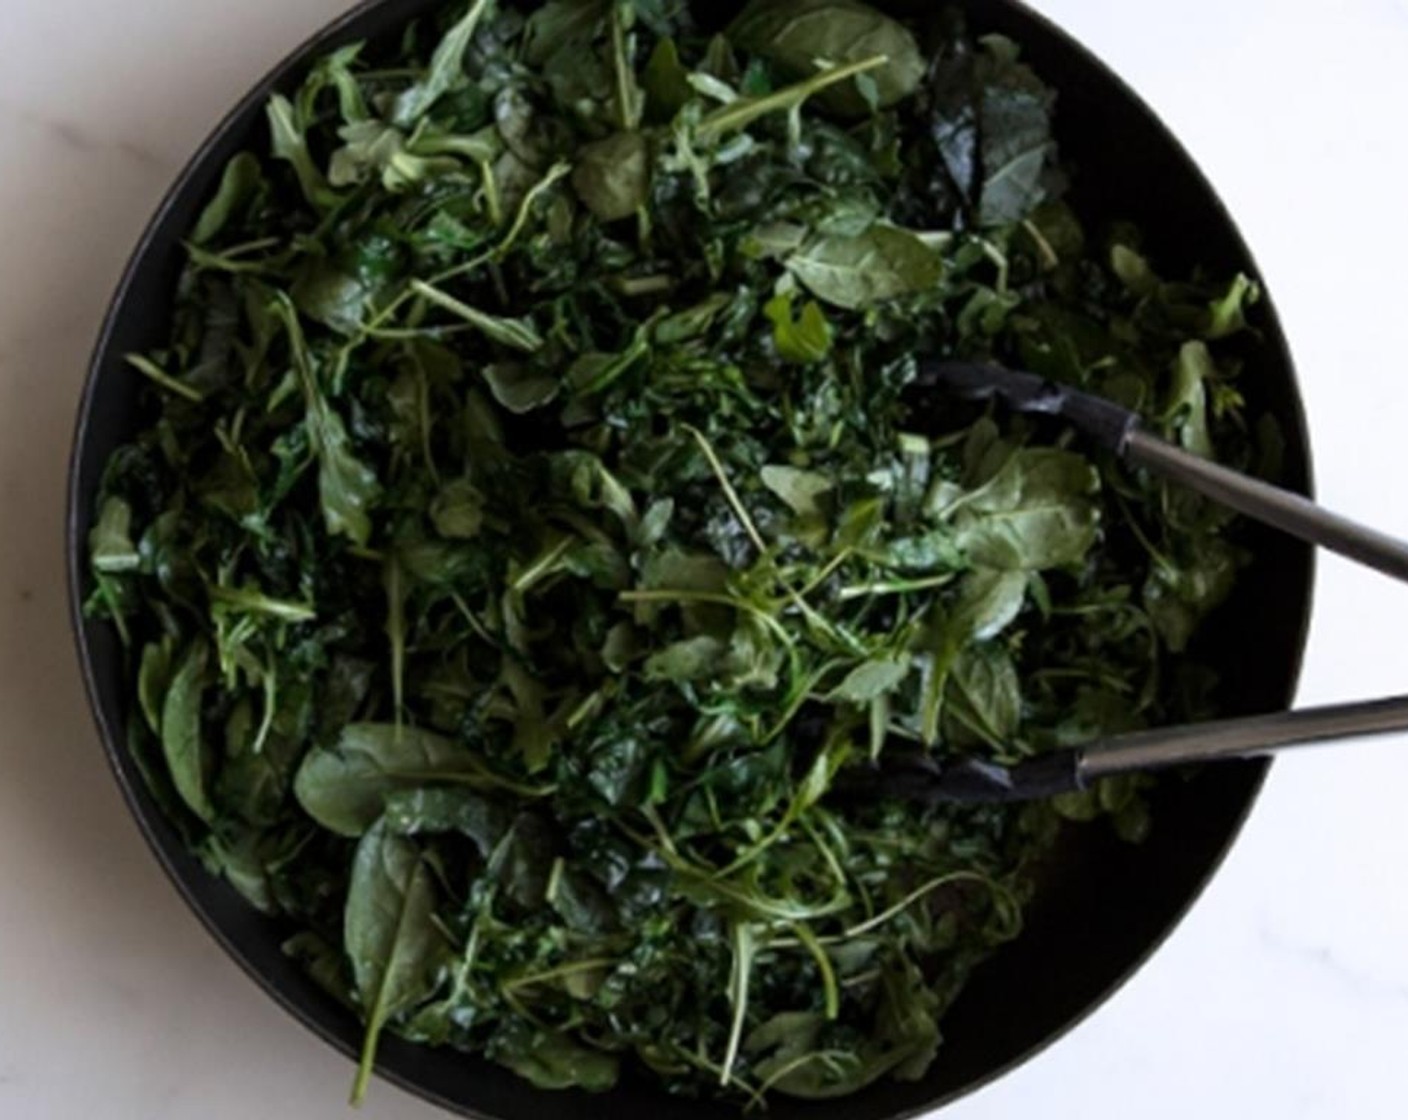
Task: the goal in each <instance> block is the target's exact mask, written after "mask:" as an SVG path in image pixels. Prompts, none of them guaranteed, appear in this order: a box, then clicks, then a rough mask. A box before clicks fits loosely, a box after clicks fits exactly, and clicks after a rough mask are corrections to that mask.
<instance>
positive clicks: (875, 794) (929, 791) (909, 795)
mask: <svg viewBox="0 0 1408 1120" xmlns="http://www.w3.org/2000/svg"><path fill="white" fill-rule="evenodd" d="M1085 788H1086V782H1085V778H1084V776H1083V774H1082V772H1081V759H1080V755H1079V754H1078V753H1077V752H1075V751H1058V752H1057V753H1055V754H1049V755H1045V756H1043V757H1041V758H1034V759H1032V760H1030V761H1028V762H1022V763H1019V764H1017V765H1016V766H1001V765H999V764H997V763H994V762H984V761H982V760H981V759H976V758H951V759H938V758H933V757H929V756H922V755H914V756H910V757H907V758H903V759H898V758H897V759H886V760H885V762H884V763H883V764H879V765H874V766H870V767H864V768H858V769H855V770H851V771H847V772H846V773H845V774H844V775H842V777H841V779H840V781H839V782H838V786H837V790H838V792H840V793H842V794H843V795H852V796H856V797H862V798H866V799H871V798H880V799H882V800H883V799H894V800H899V801H925V802H930V803H940V802H942V803H945V804H950V805H991V804H1003V803H1010V802H1015V801H1039V800H1042V799H1044V798H1048V797H1055V796H1056V795H1058V794H1062V793H1078V792H1079V791H1081V790H1083V789H1085Z"/></svg>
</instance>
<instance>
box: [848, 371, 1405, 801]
mask: <svg viewBox="0 0 1408 1120" xmlns="http://www.w3.org/2000/svg"><path fill="white" fill-rule="evenodd" d="M915 388H916V389H917V390H921V391H923V390H930V391H939V392H944V393H947V394H949V395H951V396H957V397H962V398H965V399H968V400H975V401H986V400H996V401H998V402H1000V403H1002V404H1003V405H1005V406H1006V407H1008V408H1010V409H1012V410H1014V411H1017V412H1025V413H1033V414H1039V415H1046V416H1053V417H1059V418H1061V419H1063V420H1066V421H1067V422H1068V423H1070V424H1071V425H1072V426H1073V427H1075V428H1076V429H1077V430H1078V431H1080V432H1081V433H1082V434H1083V435H1084V436H1086V437H1087V438H1088V439H1089V440H1091V441H1093V442H1094V443H1096V444H1098V445H1099V446H1101V447H1104V448H1106V449H1107V450H1109V451H1111V452H1113V453H1114V454H1116V455H1117V456H1119V457H1120V458H1121V459H1123V460H1124V461H1125V462H1126V463H1128V464H1129V465H1130V466H1133V467H1142V468H1144V469H1145V470H1148V471H1150V472H1152V473H1154V474H1157V475H1159V476H1161V477H1163V478H1166V479H1168V480H1169V481H1171V482H1175V483H1179V484H1181V485H1184V486H1187V487H1188V488H1190V489H1192V490H1195V491H1197V492H1198V493H1200V494H1202V495H1204V496H1205V497H1207V498H1210V499H1211V500H1213V501H1215V502H1219V503H1221V504H1223V505H1225V506H1228V507H1230V508H1231V509H1234V510H1236V511H1237V512H1239V513H1242V514H1245V515H1246V516H1247V517H1251V518H1254V519H1255V520H1258V521H1261V522H1264V523H1265V524H1267V525H1271V526H1273V527H1275V528H1277V529H1281V530H1283V531H1285V532H1287V533H1290V534H1291V535H1292V536H1295V537H1298V538H1300V539H1301V540H1304V541H1307V542H1309V543H1311V544H1316V545H1319V546H1320V547H1322V548H1326V549H1329V550H1330V551H1331V552H1336V553H1338V554H1339V555H1341V556H1345V557H1348V558H1349V559H1351V560H1354V561H1356V562H1358V563H1360V564H1364V565H1366V566H1367V567H1370V568H1373V569H1375V570H1377V571H1380V572H1383V573H1384V574H1385V575H1390V576H1393V577H1395V578H1397V579H1400V580H1404V581H1408V543H1404V542H1403V541H1400V540H1397V539H1396V538H1394V537H1390V536H1388V535H1386V534H1384V533H1380V532H1377V531H1376V530H1374V529H1370V528H1367V527H1365V526H1363V525H1359V524H1357V523H1355V522H1353V521H1350V520H1349V519H1348V518H1345V517H1341V516H1339V515H1337V514H1334V513H1330V512H1329V511H1328V510H1325V509H1322V508H1321V507H1320V506H1317V505H1316V504H1315V503H1314V502H1312V501H1310V500H1309V499H1307V498H1304V497H1302V496H1300V495H1299V494H1293V493H1291V492H1290V491H1287V490H1282V489H1280V488H1279V487H1276V486H1272V485H1270V484H1269V483H1265V482H1262V481H1260V480H1258V479H1254V478H1249V477H1247V476H1246V475H1243V474H1239V473H1238V472H1236V471H1233V470H1229V469H1228V468H1226V467H1222V466H1219V465H1218V464H1216V463H1212V462H1209V461H1207V460H1206V459H1203V458H1200V457H1199V456H1197V455H1194V454H1192V453H1191V452H1188V451H1185V450H1183V449H1182V448H1180V447H1176V446H1174V445H1173V444H1171V443H1169V442H1168V441H1166V440H1164V439H1161V438H1160V437H1158V436H1156V435H1154V434H1152V433H1150V432H1148V431H1146V430H1145V429H1144V427H1143V425H1142V423H1141V421H1140V418H1139V416H1138V414H1137V413H1134V412H1132V411H1130V410H1129V409H1127V408H1123V407H1121V406H1120V405H1117V404H1115V403H1114V402H1112V401H1108V400H1104V399H1102V398H1100V397H1095V396H1092V395H1090V394H1089V393H1084V392H1081V391H1080V390H1077V389H1074V388H1071V387H1070V386H1066V385H1057V384H1054V383H1052V382H1050V381H1047V380H1045V379H1044V378H1041V377H1038V376H1037V375H1035V374H1031V373H1021V372H1017V371H1014V370H1009V369H1005V368H1003V367H1001V366H993V365H982V364H978V363H972V362H945V361H930V362H925V363H923V364H922V365H921V366H920V370H919V375H918V377H917V379H916V382H915ZM1396 732H1408V696H1401V697H1395V698H1392V699H1388V700H1379V701H1371V702H1365V703H1357V704H1341V705H1336V706H1333V707H1326V708H1313V709H1306V710H1301V711H1290V712H1276V713H1273V714H1271V715H1263V716H1252V717H1249V718H1243V719H1229V720H1218V721H1215V722H1210V723H1201V724H1193V725H1189V726H1184V727H1169V728H1158V729H1155V730H1152V731H1141V732H1137V733H1135V734H1130V735H1119V736H1116V737H1113V738H1109V739H1103V740H1097V741H1095V742H1092V743H1087V744H1085V745H1084V746H1081V747H1076V748H1071V749H1066V750H1061V751H1057V752H1054V753H1052V754H1047V755H1042V756H1041V757H1038V758H1035V759H1032V760H1030V761H1027V762H1022V763H1020V764H1018V765H1016V766H1000V765H997V764H995V763H989V762H983V761H981V760H978V759H954V760H944V759H938V758H933V757H930V756H914V757H909V756H906V757H903V758H894V759H885V760H883V761H882V762H881V763H880V764H879V765H878V766H876V767H875V768H873V769H871V770H869V771H862V772H861V773H860V774H858V775H856V777H857V779H858V780H859V781H860V782H862V783H863V784H864V785H865V787H866V792H868V793H871V794H873V795H876V796H882V797H898V798H906V799H919V800H925V801H947V802H957V803H968V804H971V803H980V802H1011V801H1030V800H1036V799H1040V798H1045V797H1051V796H1054V795H1056V794H1061V793H1071V792H1078V791H1080V790H1084V789H1086V788H1088V787H1089V785H1090V784H1091V783H1092V782H1095V781H1097V780H1099V779H1101V778H1108V777H1113V776H1115V775H1118V774H1129V773H1136V772H1137V773H1144V772H1149V771H1154V770H1161V769H1167V768H1169V767H1174V766H1184V765H1188V764H1190V763H1201V762H1214V761H1218V760H1221V759H1228V758H1239V759H1246V758H1259V757H1262V756H1265V755H1269V754H1273V753H1276V752H1279V751H1282V750H1286V749H1288V748H1291V747H1304V746H1316V745H1320V744H1325V743H1331V742H1336V741H1339V740H1344V739H1358V738H1362V737H1365V736H1372V735H1387V734H1393V733H1396Z"/></svg>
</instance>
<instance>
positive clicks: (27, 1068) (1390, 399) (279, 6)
mask: <svg viewBox="0 0 1408 1120" xmlns="http://www.w3.org/2000/svg"><path fill="white" fill-rule="evenodd" d="M348 6H349V3H348V0H241V2H240V3H236V4H231V3H228V2H217V0H126V2H125V3H117V4H97V3H93V2H92V0H42V2H41V0H0V293H3V294H0V534H3V540H4V542H5V543H4V545H3V547H0V1115H3V1116H6V1117H16V1118H18V1117H25V1118H32V1120H70V1118H74V1120H77V1118H80V1117H86V1116H90V1115H93V1116H102V1117H104V1118H105V1120H163V1118H178V1120H179V1118H187V1117H196V1116H199V1117H201V1118H202V1120H225V1118H229V1120H234V1118H241V1120H243V1118H246V1117H250V1116H273V1117H294V1116H296V1117H300V1118H301V1120H318V1118H323V1117H326V1118H329V1120H333V1118H338V1117H342V1116H344V1115H346V1113H345V1111H344V1105H343V1103H342V1102H343V1100H344V1098H345V1093H346V1089H347V1084H348V1078H349V1074H350V1066H349V1065H348V1063H346V1062H345V1061H344V1060H343V1059H342V1058H341V1057H339V1056H337V1055H336V1054H334V1053H333V1052H332V1051H331V1050H330V1049H329V1048H328V1047H326V1046H325V1045H324V1044H323V1043H321V1042H319V1041H317V1040H316V1039H314V1038H313V1037H312V1036H311V1035H309V1034H308V1033H307V1032H305V1031H304V1030H303V1029H302V1028H301V1027H299V1026H297V1025H296V1024H295V1023H293V1022H292V1021H291V1020H290V1019H289V1018H287V1017H286V1016H285V1015H284V1013H283V1012H282V1011H280V1010H279V1009H278V1008H277V1007H275V1006H274V1004H273V1003H272V1002H271V1001H269V1000H268V999H267V998H266V997H265V996H264V995H262V994H261V993H260V992H259V991H258V990H257V989H256V988H255V987H254V986H253V985H252V984H251V983H250V982H249V981H247V980H246V979H245V978H244V976H243V975H242V974H241V973H240V972H239V971H238V970H237V969H236V967H235V966H234V965H233V964H231V963H230V962H229V961H228V960H227V959H226V958H225V957H224V956H223V955H222V953H221V951H220V950H219V949H218V948H217V947H216V946H215V944H214V943H213V942H212V941H211V940H210V938H209V937H207V936H206V934H205V933H204V932H203V931H202V930H201V929H200V928H199V926H198V925H197V923H196V921H195V919H194V918H193V917H192V916H191V915H190V914H189V913H188V912H187V911H186V909H185V907H184V905H183V904H182V903H181V902H180V901H179V899H178V898H177V896H176V894H175V892H174V891H173V890H172V889H171V888H170V887H169V886H168V884H167V882H166V881H165V879H164V878H163V876H162V874H161V872H160V871H159V870H158V868H157V865H156V863H155V861H154V860H153V859H152V858H151V857H150V856H149V854H148V853H147V850H146V848H145V847H144V845H143V843H142V841H141V839H140V838H139V836H138V834H137V830H136V828H135V827H134V826H133V824H132V822H131V820H130V818H129V817H128V814H127V811H126V810H125V809H124V808H123V806H122V804H121V803H120V801H119V798H118V794H117V791H116V788H115V786H114V784H113V782H112V780H111V778H110V777H109V775H108V772H107V769H106V765H105V764H104V763H103V761H102V758H101V755H100V753H99V748H98V744H97V740H96V734H95V732H94V729H93V725H92V723H91V720H90V718H89V715H88V712H87V709H86V706H85V703H84V700H83V697H82V695H81V692H80V689H79V684H78V679H77V673H76V669H75V665H74V658H73V653H72V650H71V647H70V641H69V634H68V624H67V620H66V618H65V616H64V606H63V600H62V589H61V567H62V563H61V552H60V548H61V511H62V508H63V475H64V468H65V459H66V455H67V451H68V443H69V438H70V425H71V421H72V415H73V410H74V405H75V401H76V399H77V394H78V389H79V385H80V381H81V379H82V376H83V372H84V364H85V360H86V358H87V355H88V349H89V346H90V344H91V342H92V339H93V336H94V333H95V331H96V329H97V324H98V320H99V316H100V314H101V312H102V310H103V307H104V304H105V302H106V300H107V298H108V296H109V293H110V291H111V289H112V287H113V285H114V283H115V281H116V279H117V276H118V273H119V270H120V269H121V267H122V264H123V262H124V260H125V258H126V256H127V254H128V252H129V250H130V248H131V246H132V244H133V243H134V241H135V239H136V237H137V234H138V232H139V231H140V229H141V227H142V225H143V223H144V222H145V221H146V219H147V217H148V215H149V213H150V212H151V210H152V209H153V207H154V206H155V204H156V202H157V200H158V198H159V197H160V195H161V194H162V192H163V190H164V189H165V187H166V186H167V184H168V182H169V181H170V179H171V178H172V176H173V175H174V174H175V173H176V171H177V169H178V167H179V166H180V164H181V163H182V162H183V161H184V160H185V159H186V157H187V156H188V155H189V153H190V152H191V151H192V150H193V149H194V147H195V145H196V144H197V143H198V141H199V140H200V139H201V138H202V137H203V135H204V134H205V133H206V132H207V131H208V130H209V129H210V127H211V126H212V125H213V124H214V123H215V122H216V121H217V120H218V119H219V117H220V116H221V115H222V114H223V112H224V110H225V109H226V107H227V106H228V105H229V104H230V103H232V102H233V100H234V99H235V98H236V97H237V96H238V95H240V94H242V93H243V92H244V91H245V90H246V88H247V87H249V86H250V85H251V84H252V83H253V82H254V81H255V79H257V78H258V77H259V76H260V75H261V74H262V73H263V72H264V71H265V70H266V69H267V68H268V67H269V66H270V65H271V64H272V63H273V62H275V61H276V60H277V59H278V58H279V57H280V56H281V55H282V54H283V53H284V52H285V51H286V49H288V48H289V47H290V46H291V45H292V44H294V43H296V42H297V41H299V40H300V39H301V37H303V36H304V35H305V34H306V33H308V32H310V31H312V30H313V29H314V28H315V27H317V26H318V25H320V24H321V23H323V22H324V21H326V20H327V19H328V18H329V17H331V16H333V15H335V14H337V13H338V12H340V11H342V10H343V9H345V8H346V7H348ZM1037 6H1038V7H1039V8H1041V9H1043V10H1044V11H1047V12H1049V13H1050V14H1051V15H1052V16H1053V17H1055V18H1056V19H1057V20H1058V22H1060V23H1062V24H1064V25H1065V26H1066V27H1067V28H1068V29H1070V30H1071V31H1072V32H1074V33H1075V34H1076V35H1077V36H1078V37H1080V38H1082V39H1084V41H1085V42H1086V43H1088V44H1089V45H1090V46H1091V47H1093V48H1094V49H1095V50H1096V51H1097V53H1099V54H1101V55H1103V56H1104V57H1105V58H1106V59H1107V60H1108V61H1109V62H1111V63H1112V64H1113V65H1114V66H1115V67H1116V69H1118V70H1119V71H1120V72H1122V73H1123V74H1124V75H1125V77H1127V78H1128V79H1129V80H1130V81H1131V82H1132V84H1133V85H1134V86H1135V87H1136V88H1137V89H1139V90H1140V91H1141V92H1142V93H1143V94H1144V95H1145V96H1146V97H1147V98H1148V99H1149V100H1150V101H1151V102H1152V103H1153V105H1154V106H1155V108H1156V109H1158V110H1159V111H1160V112H1161V113H1162V114H1163V115H1164V116H1165V118H1166V119H1167V120H1168V122H1169V123H1170V124H1171V125H1172V126H1173V128H1174V129H1175V131H1176V132H1178V133H1179V134H1180V135H1181V136H1182V137H1183V139H1184V140H1185V141H1186V142H1187V144H1188V145H1189V147H1190V148H1191V149H1192V151H1193V153H1194V154H1195V155H1196V156H1197V157H1198V158H1199V159H1200V160H1201V161H1202V163H1203V165H1204V167H1205V169H1206V170H1207V171H1208V173H1209V175H1210V176H1211V178H1212V179H1213V181H1214V182H1215V183H1216V184H1217V185H1218V187H1219V188H1220V190H1221V191H1222V192H1223V194H1224V197H1225V198H1226V200H1227V202H1228V203H1229V205H1230V206H1231V208H1232V210H1233V212H1234V213H1235V214H1237V215H1238V216H1239V218H1240V220H1241V221H1242V223H1243V228H1244V230H1245V232H1246V234H1247V237H1248V239H1249V240H1250V242H1251V244H1252V246H1253V248H1254V250H1255V251H1256V252H1257V254H1258V255H1259V258H1260V261H1261V265H1262V270H1263V273H1264V278H1265V279H1266V281H1267V282H1268V283H1269V285H1270V287H1271V289H1272V291H1273V292H1274V294H1275V296H1276V298H1277V301H1278V303H1279V305H1280V309H1281V312H1282V314H1283V316H1284V318H1285V320H1286V324H1287V327H1288V330H1289V333H1290V336H1291V341H1292V343H1293V345H1294V348H1295V351H1296V354H1297V357H1298V359H1299V362H1300V365H1301V370H1302V374H1303V378H1304V390H1305V396H1306V400H1307V404H1308V406H1309V410H1310V414H1311V417H1312V427H1313V431H1314V436H1315V443H1316V447H1317V451H1318V456H1319V461H1318V468H1319V476H1320V486H1321V493H1322V496H1323V498H1324V499H1325V500H1326V501H1327V503H1329V504H1332V505H1333V506H1336V507H1338V508H1340V509H1341V510H1343V511H1345V512H1346V513H1349V514H1351V515H1354V516H1357V517H1360V518H1362V519H1365V520H1367V521H1370V522H1372V523H1374V524H1377V525H1379V526H1381V527H1383V528H1385V529H1388V530H1391V531H1394V532H1397V533H1398V534H1400V535H1403V536H1408V503H1405V502H1404V500H1403V497H1402V494H1403V489H1402V486H1403V480H1404V478H1405V476H1408V360H1405V358H1404V353H1403V351H1404V347H1403V327H1404V324H1405V320H1408V310H1405V309H1406V308H1408V298H1405V297H1408V125H1405V119H1404V110H1405V107H1408V64H1405V59H1408V2H1405V0H1341V3H1339V4H1337V5H1324V4H1311V3H1308V2H1303V0H1240V2H1238V3H1236V4H1228V3H1227V2H1226V0H1182V2H1181V3H1178V4H1176V5H1155V4H1131V3H1128V2H1126V0H1040V2H1039V3H1038V4H1037ZM1405 632H1408V593H1405V592H1404V590H1403V589H1402V588H1398V587H1394V586H1392V585H1390V584H1388V583H1387V582H1385V581H1384V580H1382V579H1379V578H1377V577H1374V576H1371V575H1368V574H1366V573H1363V572H1358V571H1353V570H1351V569H1350V568H1349V567H1348V566H1347V565H1344V564H1341V563H1338V562H1335V561H1326V562H1325V564H1324V566H1323V569H1322V579H1321V584H1320V590H1319V599H1318V607H1317V612H1316V623H1315V629H1314V634H1313V638H1312V642H1311V653H1310V657H1309V663H1308V669H1307V673H1306V677H1305V687H1304V689H1303V692H1302V700H1303V701H1305V702H1322V701H1328V700H1331V699H1347V698H1349V697H1351V696H1368V695H1381V694H1388V693H1391V692H1394V691H1403V690H1405V688H1408V652H1405V647H1404V641H1403V634H1404V633H1405ZM1405 797H1408V740H1399V741H1396V742H1385V743H1382V744H1379V745H1373V746H1364V747H1362V748H1354V749H1352V750H1350V751H1349V752H1348V753H1334V752H1320V753H1310V754H1306V755H1302V756H1299V757H1296V758H1292V759H1290V760H1288V761H1286V762H1284V763H1282V764H1281V765H1280V766H1278V767H1277V769H1276V771H1275V774H1274V776H1273V778H1272V780H1271V782H1270V785H1269V787H1268V789H1267V792H1266V795H1265V797H1264V799H1263V801H1262V802H1261V805H1260V807H1259V808H1258V810H1257V812H1256V814H1255V816H1254V818H1253V820H1252V823H1251V825H1250V827H1249V828H1248V829H1247V832H1246V835H1245V838H1244V839H1243V841H1242V843H1241V844H1240V845H1239V846H1238V847H1237V849H1236V851H1235V853H1234V854H1233V856H1232V858H1231V860H1230V861H1229V863H1228V865H1227V867H1226V870H1225V871H1224V872H1223V874H1222V875H1221V876H1220V877H1219V878H1218V879H1217V881H1216V883H1215V884H1214V886H1213V887H1212V889H1211V890H1210V891H1209V892H1208V894H1207V896H1206V897H1205V898H1204V900H1203V902H1202V904H1201V905H1200V906H1198V908H1197V909H1196V910H1195V912H1194V913H1193V915H1192V917H1190V918H1189V919H1188V921H1187V922H1186V923H1185V924H1184V925H1183V926H1182V927H1181V928H1180V929H1179V931H1178V932H1177V934H1176V935H1175V936H1174V938H1173V940H1172V941H1171V942H1170V943H1169V944H1168V946H1167V947H1166V948H1165V949H1164V950H1163V951H1162V952H1161V953H1160V954H1159V955H1158V956H1157V958H1156V959H1155V960H1154V962H1153V963H1152V964H1151V965H1149V967H1148V968H1146V969H1145V970H1144V971H1143V972H1141V973H1140V974H1139V976H1138V977H1137V978H1136V979H1135V980H1134V981H1133V982H1132V983H1131V984H1130V985H1129V986H1128V987H1127V988H1126V989H1125V990H1124V991H1123V992H1122V993H1121V994H1120V995H1119V996H1118V997H1117V998H1115V999H1114V1000H1113V1001H1111V1003H1110V1004H1109V1005H1108V1006H1106V1007H1105V1008H1104V1009H1102V1010H1101V1011H1100V1012H1099V1013H1098V1014H1097V1015H1095V1017H1094V1018H1093V1019H1091V1020H1090V1021H1089V1022H1087V1023H1086V1024H1085V1025H1084V1026H1082V1027H1081V1028H1080V1029H1078V1030H1077V1031H1076V1032H1075V1033H1074V1034H1073V1035H1072V1036H1071V1037H1069V1038H1068V1039H1066V1040H1065V1041H1063V1042H1062V1043H1060V1044H1059V1045H1058V1046H1057V1047H1055V1048H1054V1049H1052V1050H1050V1051H1048V1052H1047V1053H1045V1054H1044V1055H1042V1056H1041V1057H1039V1058H1037V1059H1036V1060H1035V1061H1033V1062H1031V1063H1029V1064H1028V1065H1027V1066H1026V1067H1024V1068H1023V1069H1021V1070H1020V1071H1019V1072H1017V1073H1015V1074H1013V1075H1011V1076H1010V1077H1008V1078H1006V1079H1004V1080H1003V1081H1001V1082H1000V1083H999V1084H998V1085H996V1086H994V1087H992V1088H990V1089H988V1090H986V1091H985V1092H983V1093H980V1094H978V1095H977V1096H976V1097H973V1098H970V1099H969V1100H967V1101H966V1102H964V1103H962V1104H961V1105H959V1106H957V1107H955V1108H953V1109H952V1110H951V1111H950V1112H948V1113H947V1114H946V1115H948V1116H952V1117H954V1118H955V1120H998V1118H1007V1117H1012V1116H1016V1115H1021V1114H1029V1115H1040V1116H1042V1117H1043V1118H1045V1120H1066V1118H1076V1117H1079V1118H1081V1120H1101V1118H1106V1117H1108V1118H1111V1120H1114V1118H1120V1120H1127V1118H1128V1117H1131V1116H1134V1117H1139V1118H1140V1120H1163V1118H1169V1120H1173V1118H1180V1120H1181V1118H1183V1117H1186V1116H1188V1115H1202V1116H1209V1117H1234V1116H1238V1117H1240V1116H1247V1115H1252V1116H1271V1117H1277V1118H1278V1120H1320V1118H1326V1120H1328V1118H1332V1117H1333V1118H1339V1117H1345V1116H1348V1117H1354V1118H1356V1120H1377V1118H1384V1120H1388V1118H1390V1117H1393V1118H1397V1117H1401V1116H1402V1115H1404V1110H1405V1103H1404V1101H1405V1098H1408V1073H1405V1058H1404V1045H1405V1043H1408V882H1406V880H1408V875H1405V868H1408V809H1405V806H1408V800H1405ZM362 1115H363V1116H365V1117H366V1118H367V1120H381V1118H392V1117H396V1118H400V1120H431V1118H433V1117H438V1116H441V1115H443V1114H442V1113H440V1112H438V1111H436V1110H435V1109H432V1108H431V1107H429V1106H428V1105H425V1104H422V1103H420V1102H418V1101H415V1100H412V1099H411V1098H409V1097H406V1096H404V1095H402V1094H401V1093H399V1092H398V1091H396V1090H395V1089H392V1088H390V1087H387V1086H384V1085H379V1086H378V1087H377V1088H376V1089H375V1091H374V1092H373V1094H372V1098H371V1100H370V1102H369V1103H368V1105H367V1106H366V1108H365V1110H364V1112H363V1113H362Z"/></svg>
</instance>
